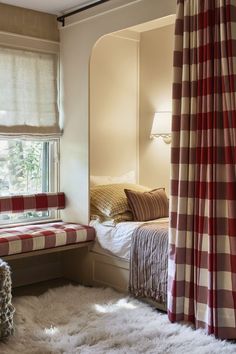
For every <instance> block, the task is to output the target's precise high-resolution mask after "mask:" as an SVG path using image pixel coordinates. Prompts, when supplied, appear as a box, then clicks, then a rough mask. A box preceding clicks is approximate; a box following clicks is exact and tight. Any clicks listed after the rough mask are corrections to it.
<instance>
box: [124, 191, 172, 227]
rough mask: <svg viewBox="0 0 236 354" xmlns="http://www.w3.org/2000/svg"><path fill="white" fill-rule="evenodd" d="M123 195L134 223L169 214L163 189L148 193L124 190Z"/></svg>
mask: <svg viewBox="0 0 236 354" xmlns="http://www.w3.org/2000/svg"><path fill="white" fill-rule="evenodd" d="M125 194H126V196H127V199H128V204H129V207H130V209H131V211H132V213H133V215H134V220H135V221H148V220H154V219H158V218H163V217H166V216H168V214H169V205H168V198H167V195H166V193H165V190H164V189H163V188H158V189H154V190H152V191H149V192H137V191H133V190H130V189H125Z"/></svg>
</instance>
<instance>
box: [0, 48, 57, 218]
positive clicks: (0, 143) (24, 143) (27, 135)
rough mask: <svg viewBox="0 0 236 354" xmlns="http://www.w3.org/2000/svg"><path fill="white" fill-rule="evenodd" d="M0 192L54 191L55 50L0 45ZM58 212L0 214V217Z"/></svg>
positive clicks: (35, 216) (50, 216)
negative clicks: (53, 51)
mask: <svg viewBox="0 0 236 354" xmlns="http://www.w3.org/2000/svg"><path fill="white" fill-rule="evenodd" d="M0 92H1V95H0V197H1V196H9V195H19V194H20V195H21V194H35V193H42V192H57V191H58V183H57V181H58V177H59V176H58V158H57V156H58V148H59V138H60V135H61V128H60V124H59V110H58V96H59V95H58V55H57V54H55V53H48V52H39V51H31V50H25V49H19V48H8V47H3V46H0ZM55 213H56V212H52V211H50V212H24V213H21V214H20V213H17V214H0V223H15V222H17V223H18V222H20V221H24V222H25V221H31V220H38V219H40V220H41V219H45V218H54V217H56V216H57V215H56V214H55Z"/></svg>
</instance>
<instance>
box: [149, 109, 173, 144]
mask: <svg viewBox="0 0 236 354" xmlns="http://www.w3.org/2000/svg"><path fill="white" fill-rule="evenodd" d="M171 118H172V115H171V112H156V113H155V114H154V119H153V124H152V130H151V136H150V137H151V138H158V137H162V138H163V140H164V141H165V142H166V143H167V144H169V143H170V141H171Z"/></svg>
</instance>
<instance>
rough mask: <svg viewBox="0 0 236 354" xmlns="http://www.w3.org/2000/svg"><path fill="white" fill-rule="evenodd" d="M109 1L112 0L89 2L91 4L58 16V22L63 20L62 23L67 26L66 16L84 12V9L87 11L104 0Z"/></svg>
mask: <svg viewBox="0 0 236 354" xmlns="http://www.w3.org/2000/svg"><path fill="white" fill-rule="evenodd" d="M108 1H110V0H99V1H97V2H94V3H92V4H89V5H86V6H83V7H80V8H79V9H77V10H74V11H71V12H68V13H67V14H65V15H62V16H59V17H57V21H58V22H61V23H62V26H63V27H64V26H65V18H66V17H69V16H72V15H75V14H78V13H79V12H83V11H85V10H88V9H91V8H92V7H95V6H97V5H100V4H103V3H104V2H108Z"/></svg>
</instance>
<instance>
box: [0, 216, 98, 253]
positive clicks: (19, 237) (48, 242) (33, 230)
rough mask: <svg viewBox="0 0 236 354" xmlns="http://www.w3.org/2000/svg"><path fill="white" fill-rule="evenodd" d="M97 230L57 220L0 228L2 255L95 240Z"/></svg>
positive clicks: (0, 251) (0, 250)
mask: <svg viewBox="0 0 236 354" xmlns="http://www.w3.org/2000/svg"><path fill="white" fill-rule="evenodd" d="M94 239H95V230H94V229H93V228H92V227H90V226H86V225H81V224H74V223H66V222H55V223H46V224H37V225H26V226H19V227H12V228H11V227H8V228H4V229H0V256H8V255H12V254H18V253H25V252H31V251H37V250H42V249H47V248H55V247H59V246H64V245H68V244H75V243H80V242H87V241H93V240H94Z"/></svg>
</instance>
